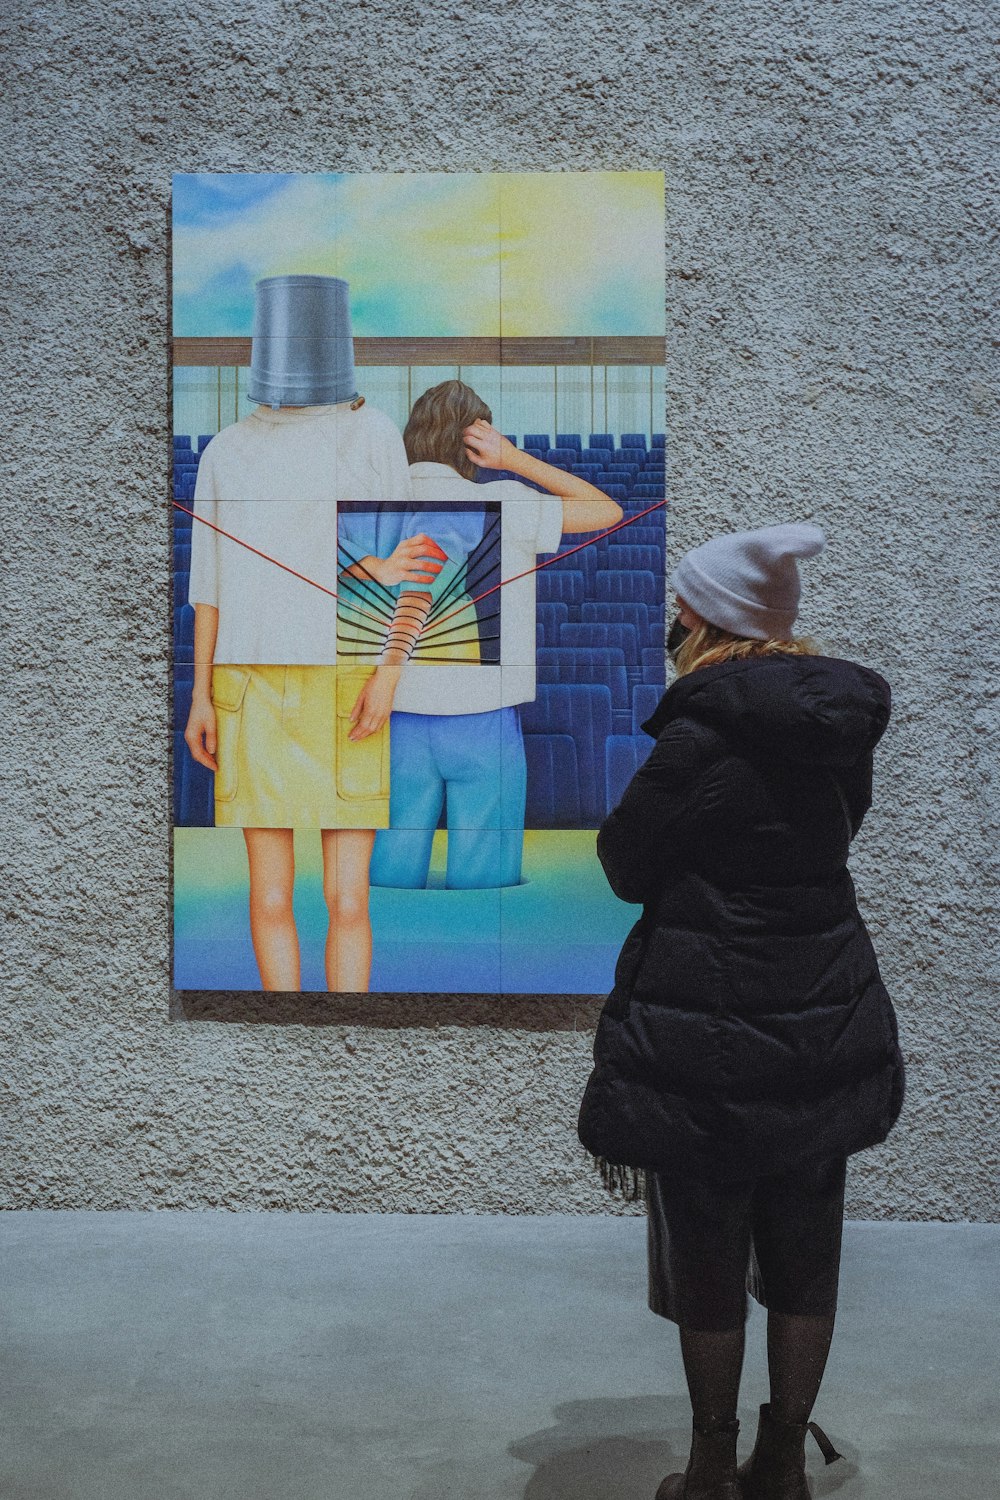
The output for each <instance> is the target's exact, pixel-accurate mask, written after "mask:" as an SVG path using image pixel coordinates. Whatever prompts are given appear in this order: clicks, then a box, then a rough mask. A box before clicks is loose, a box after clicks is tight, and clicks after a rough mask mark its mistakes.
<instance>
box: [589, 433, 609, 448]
mask: <svg viewBox="0 0 1000 1500" xmlns="http://www.w3.org/2000/svg"><path fill="white" fill-rule="evenodd" d="M590 446H591V448H612V449H613V448H614V446H615V440H614V438H613V437H612V435H611V433H610V432H592V433H591V434H590Z"/></svg>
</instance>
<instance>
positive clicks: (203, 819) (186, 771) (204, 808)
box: [175, 735, 215, 828]
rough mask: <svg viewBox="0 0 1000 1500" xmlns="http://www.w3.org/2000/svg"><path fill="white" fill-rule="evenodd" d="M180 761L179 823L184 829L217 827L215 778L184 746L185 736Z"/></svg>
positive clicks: (182, 741)
mask: <svg viewBox="0 0 1000 1500" xmlns="http://www.w3.org/2000/svg"><path fill="white" fill-rule="evenodd" d="M180 761H181V775H180V803H181V809H180V813H181V815H180V817H179V819H178V823H179V824H180V826H181V827H182V828H212V827H214V826H215V777H214V776H213V775H212V773H211V771H209V770H208V769H207V768H206V767H205V766H200V765H199V764H198V762H197V761H196V760H195V758H194V756H193V755H192V754H191V752H190V750H189V749H188V747H187V745H185V744H184V738H183V735H182V736H181V751H180ZM175 764H176V763H175ZM175 785H176V772H175Z"/></svg>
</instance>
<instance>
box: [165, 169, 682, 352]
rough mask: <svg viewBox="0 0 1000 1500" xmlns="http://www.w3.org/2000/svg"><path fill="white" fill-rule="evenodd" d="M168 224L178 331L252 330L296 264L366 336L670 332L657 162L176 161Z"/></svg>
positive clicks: (187, 334)
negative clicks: (549, 169)
mask: <svg viewBox="0 0 1000 1500" xmlns="http://www.w3.org/2000/svg"><path fill="white" fill-rule="evenodd" d="M173 225H174V333H175V335H177V336H178V337H211V336H222V335H227V334H229V335H243V336H247V335H249V333H250V331H251V323H252V312H253V286H254V282H255V281H257V280H258V279H259V278H261V277H263V276H274V275H281V274H285V273H296V272H297V273H311V274H314V275H315V274H319V275H334V276H343V277H345V278H346V279H347V281H348V282H349V283H350V286H351V309H352V317H353V323H354V332H355V334H357V335H359V336H369V337H371V336H377V335H382V336H389V337H445V336H449V335H451V336H466V337H468V336H472V335H490V334H493V335H496V334H499V333H501V332H503V333H505V334H507V335H508V336H525V335H538V336H542V335H560V334H562V335H568V334H584V335H601V334H621V335H627V334H654V335H656V334H662V332H663V326H664V312H663V300H664V299H663V284H664V283H663V275H664V267H663V178H662V174H660V173H655V172H595V173H412V174H404V173H396V174H393V173H385V174H343V173H310V174H301V175H299V174H254V173H218V174H213V173H197V174H180V175H178V176H176V177H175V178H174V201H173ZM501 284H502V286H503V295H502V298H501Z"/></svg>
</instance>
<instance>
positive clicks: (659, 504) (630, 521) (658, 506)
mask: <svg viewBox="0 0 1000 1500" xmlns="http://www.w3.org/2000/svg"><path fill="white" fill-rule="evenodd" d="M666 503H667V502H666V500H657V501H655V502H654V504H652V505H650V506H648V507H647V509H646V510H639V511H636V513H635V515H634V516H627V517H625V518H624V519H623V520H621V521H616V522H615V524H614V526H609V527H608V529H607V531H598V532H595V533H594V535H593V536H588V538H587V540H586V541H585V542H578V543H577V545H576V546H575V547H567V549H566V551H565V552H557V553H556V555H555V556H554V557H548V558H546V559H545V561H544V562H540V563H536V564H535V566H534V567H533V568H525V569H524V572H523V573H514V574H512V575H511V577H510V578H503V579H501V580H500V582H499V583H495V584H494V585H493V587H492V588H488V589H484V590H483V592H482V593H481V594H476V595H475V596H474V598H472V599H467V600H466V601H465V602H464V603H463V604H458V605H456V606H455V608H454V609H451V610H449V611H448V612H447V614H443V615H442V616H441V617H440V619H437V620H435V622H434V625H435V629H436V628H437V627H439V626H441V625H443V624H444V622H445V620H450V619H451V617H452V615H457V614H461V613H462V611H463V610H466V609H468V607H469V605H470V604H478V603H479V601H480V599H488V598H489V596H490V594H495V593H496V592H497V590H498V589H502V588H506V586H507V584H508V583H516V582H517V580H518V579H519V578H528V577H529V576H530V575H531V574H532V573H540V572H541V571H542V569H543V568H551V567H552V564H553V563H557V562H562V560H563V558H564V557H572V556H573V554H574V552H582V551H583V549H584V547H592V546H593V545H594V543H595V542H600V541H603V540H604V538H605V537H606V536H613V534H614V533H615V532H616V531H621V530H622V529H623V528H624V527H626V526H633V525H634V524H635V522H636V521H641V520H642V518H643V516H648V515H651V514H652V513H653V511H654V510H662V508H663V506H665V505H666ZM171 504H172V505H175V506H176V507H177V509H178V510H182V511H183V512H184V514H185V515H186V516H191V517H192V518H193V519H194V520H195V521H200V522H201V524H202V526H209V527H211V529H212V530H213V531H217V532H218V533H219V535H220V536H224V537H228V538H229V540H230V541H231V542H236V543H237V544H238V545H239V546H240V547H245V548H246V549H247V551H248V552H254V553H256V555H257V556H258V557H262V558H263V559H264V561H265V562H270V563H274V566H275V567H276V568H283V569H284V571H285V572H286V573H291V575H292V577H293V578H301V580H302V582H303V583H308V584H311V585H312V587H313V588H314V589H319V590H320V592H321V593H324V594H329V595H330V598H331V599H336V598H337V595H336V593H335V592H334V591H333V589H328V588H327V587H326V585H325V584H322V583H317V582H316V580H315V579H314V578H307V577H306V575H305V573H299V572H297V571H296V569H295V568H290V567H289V566H288V564H287V563H283V562H279V561H278V559H277V558H276V557H272V556H271V555H270V553H269V552H261V550H260V548H259V547H251V545H250V543H249V542H245V541H243V539H242V537H238V536H234V535H233V533H232V532H231V531H224V530H223V528H222V527H221V526H216V525H215V523H214V522H213V521H206V520H205V517H204V516H199V515H196V514H195V512H194V511H193V510H189V509H188V507H187V506H186V505H182V504H181V503H180V501H179V500H173V501H171ZM350 608H351V610H352V612H354V613H357V614H368V611H367V610H360V609H355V606H354V605H351V606H350ZM368 618H369V619H370V620H375V619H378V618H379V617H378V616H376V615H372V614H368ZM379 623H380V624H383V623H384V622H383V621H381V620H380V621H379Z"/></svg>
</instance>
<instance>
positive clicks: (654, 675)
mask: <svg viewBox="0 0 1000 1500" xmlns="http://www.w3.org/2000/svg"><path fill="white" fill-rule="evenodd" d="M642 680H643V682H645V683H652V684H653V685H654V686H656V687H658V688H660V689H661V691H662V689H663V688H664V687H665V686H666V681H667V664H666V662H665V661H664V659H663V652H662V651H661V649H660V647H659V646H645V647H644V648H643V652H642Z"/></svg>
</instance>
